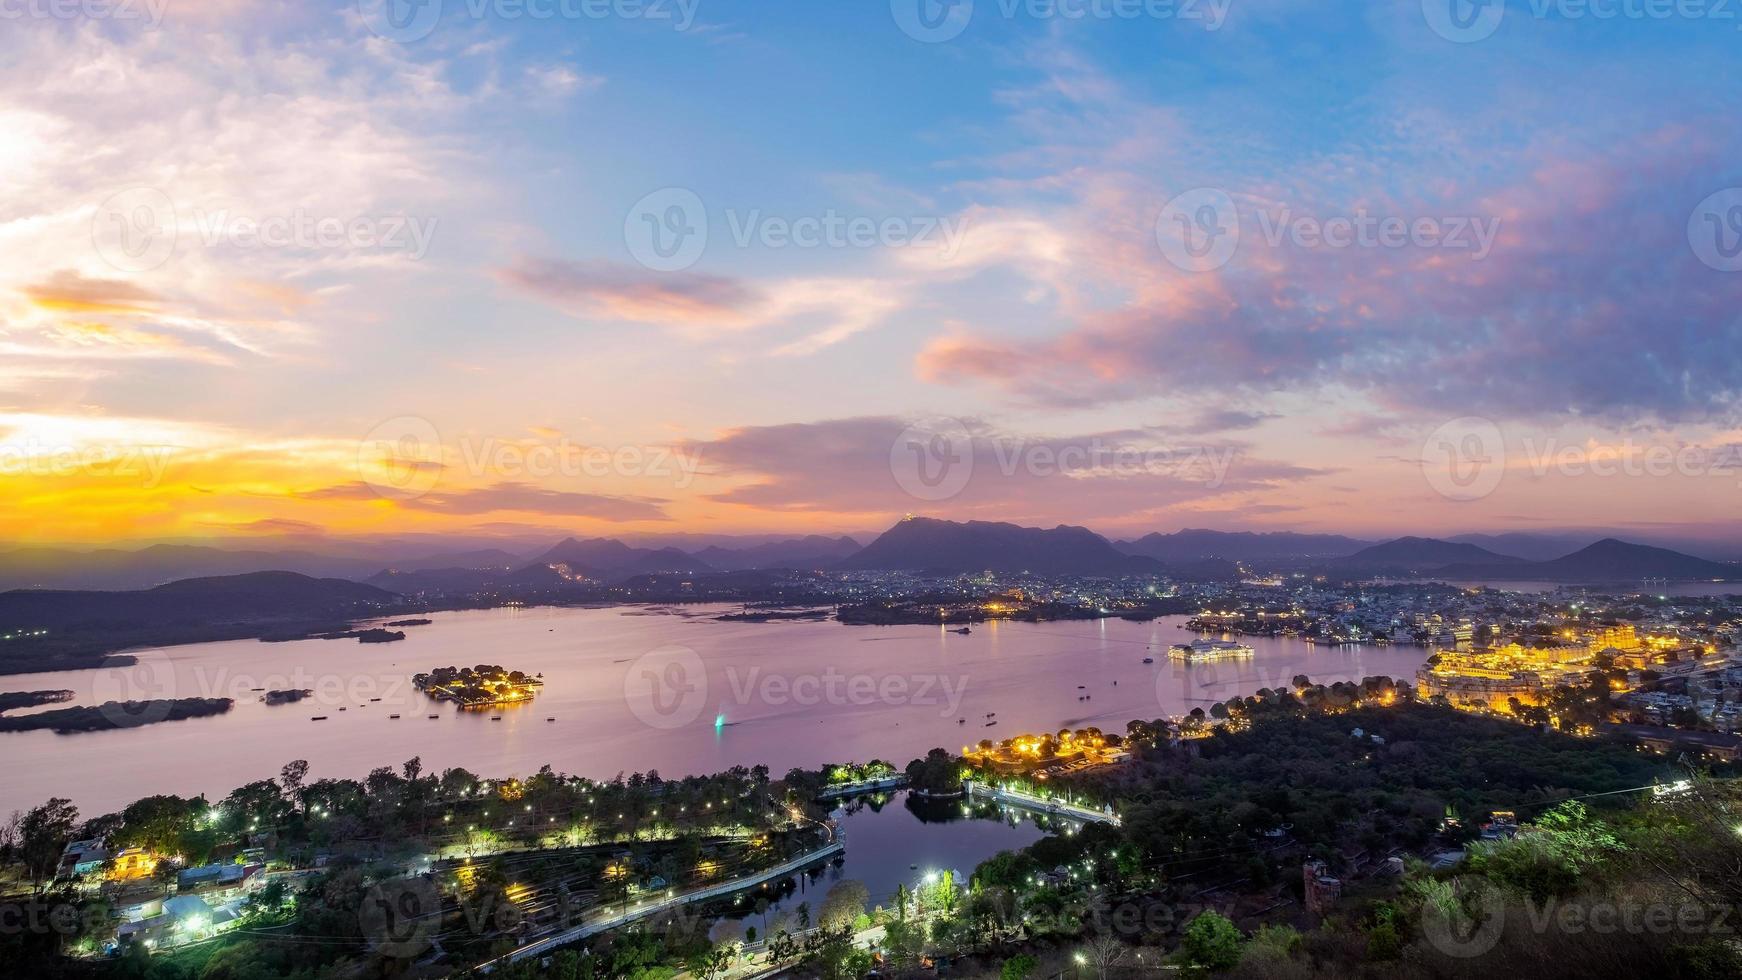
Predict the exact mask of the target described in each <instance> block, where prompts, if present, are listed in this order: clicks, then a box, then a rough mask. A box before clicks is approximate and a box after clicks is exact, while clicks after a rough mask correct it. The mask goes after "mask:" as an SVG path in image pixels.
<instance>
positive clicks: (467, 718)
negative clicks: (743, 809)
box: [0, 606, 1428, 815]
mask: <svg viewBox="0 0 1742 980" xmlns="http://www.w3.org/2000/svg"><path fill="white" fill-rule="evenodd" d="M734 609H735V607H725V606H687V607H677V608H669V609H668V608H647V607H613V608H604V609H576V608H529V609H521V608H508V609H494V610H482V611H476V610H474V611H465V612H450V613H436V614H433V615H431V616H429V617H428V618H430V619H432V620H433V621H434V622H433V623H432V624H431V625H428V626H415V627H407V628H406V634H407V638H406V639H405V640H404V641H403V642H398V643H389V644H361V643H358V642H356V641H354V640H302V641H297V642H292V643H260V642H257V641H252V640H244V641H230V642H223V643H206V644H196V645H190V646H181V647H171V648H167V649H163V650H148V651H142V652H139V653H138V656H139V663H138V664H137V665H135V666H133V667H128V668H103V669H94V670H80V671H61V672H54V673H46V674H31V675H19V676H14V677H9V678H6V679H5V680H4V681H0V686H3V688H4V689H5V690H11V691H30V690H41V689H70V690H73V691H74V692H75V693H76V697H75V698H74V701H73V703H74V704H99V703H102V702H105V701H109V700H128V699H150V698H169V697H196V696H197V697H232V698H235V699H236V707H235V709H234V710H233V711H231V712H230V713H229V714H226V715H222V716H218V717H212V718H203V719H197V720H190V721H177V722H164V723H161V724H155V725H149V726H145V727H141V728H135V729H131V730H122V731H107V732H95V733H86V734H76V735H57V734H54V733H53V732H46V731H44V732H25V733H9V734H0V813H5V812H10V811H11V810H13V809H17V808H24V807H30V806H34V805H36V804H38V803H41V802H42V801H43V800H45V799H47V798H49V797H50V796H64V797H68V798H70V799H72V800H73V801H74V802H75V803H76V804H77V805H78V806H79V807H80V809H81V810H82V811H83V812H84V813H85V814H86V815H96V814H100V813H103V812H107V811H110V810H115V809H118V808H119V807H121V806H123V805H125V804H126V803H129V802H131V801H133V800H134V799H137V798H139V797H142V796H147V795H151V794H155V793H175V794H178V795H183V796H188V795H194V794H199V793H205V794H208V795H209V796H211V797H212V798H214V799H216V798H218V797H221V796H223V795H224V794H226V793H228V792H229V791H230V790H231V789H233V788H235V787H236V786H238V785H241V784H243V783H246V782H250V781H252V780H257V779H264V778H267V777H269V776H275V775H276V774H277V772H278V770H279V768H280V767H281V766H283V765H284V763H286V762H289V761H291V760H293V759H306V760H308V761H309V763H310V777H309V778H310V779H319V778H322V777H362V776H364V775H366V774H367V773H368V771H369V770H370V769H372V768H374V767H376V766H395V767H397V766H398V765H399V764H400V763H402V762H404V761H405V760H407V759H409V758H411V757H413V756H420V757H421V758H422V760H423V765H424V770H425V771H426V772H429V771H435V772H440V771H441V770H442V769H445V768H449V767H454V766H463V767H465V768H467V769H470V770H472V771H473V772H475V773H478V774H480V775H483V776H488V777H506V776H510V775H519V776H526V775H530V774H531V773H533V772H535V771H537V769H538V768H539V767H540V766H541V765H544V764H547V763H548V764H549V765H551V766H552V767H553V768H555V769H557V770H558V771H562V772H567V773H570V774H574V775H581V776H588V777H593V778H602V779H609V778H611V777H612V776H615V775H616V774H617V773H618V772H622V771H635V770H642V771H647V770H658V771H659V772H660V773H661V774H662V775H664V776H666V777H674V776H681V775H687V774H693V773H706V772H716V771H719V770H721V769H725V768H729V767H731V766H734V765H743V766H752V765H756V764H758V763H760V764H765V765H767V766H768V767H769V768H770V769H771V770H772V771H773V773H774V774H775V775H776V776H779V775H782V774H784V773H785V772H786V770H787V769H790V768H792V767H794V766H805V767H815V766H818V765H821V764H823V763H829V762H847V761H859V762H864V761H868V760H869V759H872V758H883V759H887V760H889V761H891V762H893V763H895V764H896V765H897V766H901V765H905V764H906V762H907V761H908V760H909V759H911V758H913V757H916V756H919V755H923V754H924V753H925V752H926V751H927V750H928V749H931V748H933V747H935V746H943V747H946V748H950V749H952V750H958V749H960V748H961V747H962V746H963V745H965V744H968V743H971V742H976V741H979V740H980V739H982V738H1004V737H1008V736H1010V735H1013V734H1016V733H1019V732H1022V731H1024V730H1029V729H1032V730H1036V731H1039V730H1049V729H1057V728H1060V727H1065V726H1069V727H1073V728H1076V727H1083V726H1088V725H1094V726H1098V727H1101V728H1103V729H1105V730H1107V731H1115V732H1123V731H1124V729H1125V724H1126V722H1128V721H1130V720H1132V719H1134V718H1143V719H1154V718H1158V717H1161V716H1164V715H1180V714H1183V713H1185V712H1187V711H1189V710H1191V709H1192V708H1193V707H1203V708H1205V709H1206V710H1208V707H1209V705H1210V704H1212V703H1213V702H1215V701H1218V700H1223V699H1226V698H1228V697H1232V696H1234V695H1238V694H1249V693H1251V692H1253V691H1256V690H1257V689H1258V688H1261V687H1274V686H1278V685H1283V684H1287V683H1288V681H1289V679H1290V678H1292V677H1293V676H1295V675H1297V674H1307V675H1309V676H1311V677H1312V678H1313V679H1314V680H1315V681H1320V682H1324V683H1329V682H1332V681H1336V680H1350V679H1358V678H1360V677H1362V676H1366V675H1374V674H1386V675H1390V676H1393V677H1400V678H1406V677H1413V676H1414V673H1415V670H1416V668H1417V667H1418V666H1420V664H1421V662H1422V661H1423V660H1424V659H1425V658H1426V656H1427V652H1428V651H1426V650H1424V649H1421V648H1417V647H1391V648H1385V647H1371V646H1366V647H1322V646H1313V645H1310V644H1307V643H1304V642H1302V641H1299V640H1295V639H1290V638H1275V639H1272V638H1265V637H1251V638H1248V642H1249V643H1250V644H1251V645H1252V646H1253V647H1254V648H1256V650H1257V655H1256V656H1254V657H1252V658H1250V659H1246V660H1241V661H1231V662H1223V663H1212V664H1198V665H1186V664H1180V663H1175V662H1173V661H1171V660H1170V659H1169V658H1168V656H1167V648H1168V647H1169V646H1170V645H1172V644H1174V643H1177V642H1181V641H1182V640H1186V639H1189V638H1190V637H1191V636H1192V634H1191V633H1189V632H1187V631H1186V630H1185V629H1184V627H1183V623H1184V621H1185V620H1184V617H1167V618H1163V619H1159V620H1156V621H1153V622H1142V623H1136V622H1128V621H1125V620H1118V619H1110V620H1098V621H1071V622H1053V623H1039V624H1029V623H1008V622H1002V623H1000V622H994V623H987V624H985V625H983V626H976V627H974V630H973V633H972V634H971V635H967V636H963V635H959V634H955V633H951V632H948V631H946V630H944V629H942V628H940V627H935V626H883V627H870V626H843V625H841V624H839V623H836V622H833V621H815V622H770V623H731V622H719V621H718V620H717V619H716V617H718V616H719V615H720V614H722V613H724V612H728V611H734ZM1145 657H1152V658H1154V660H1155V663H1153V664H1145V663H1143V660H1144V658H1145ZM474 664H501V665H503V666H505V667H507V668H509V669H516V670H522V671H525V672H527V673H529V674H531V673H541V674H543V675H544V681H545V687H544V689H543V691H542V693H541V694H540V695H539V696H538V698H537V699H536V700H535V701H533V702H531V703H529V704H523V705H518V706H513V707H507V708H503V709H499V710H483V711H476V710H462V709H460V708H458V707H456V706H454V705H452V704H447V703H441V702H437V701H434V700H432V699H430V698H428V697H426V696H425V695H424V694H422V693H421V692H419V691H417V690H416V689H415V688H413V687H412V685H411V682H410V677H411V675H412V674H415V673H419V672H423V671H428V670H430V669H432V668H434V667H439V666H450V665H452V666H471V665H474ZM254 688H265V689H272V690H278V689H290V688H295V689H310V690H313V691H314V692H315V693H314V694H313V696H312V697H310V698H308V699H305V700H303V701H301V702H299V703H295V704H288V705H277V706H269V705H266V704H263V703H261V702H260V700H259V698H260V693H259V692H258V691H255V690H254ZM376 699H379V700H376ZM31 710H44V709H31ZM20 713H25V712H20ZM395 714H397V715H399V717H398V718H397V719H394V718H391V717H390V716H391V715H395ZM432 715H433V716H434V717H433V718H432V717H430V716H432ZM315 716H324V717H325V719H326V720H324V721H313V720H311V719H312V718H313V717H315ZM498 719H499V720H498ZM552 719H554V720H552Z"/></svg>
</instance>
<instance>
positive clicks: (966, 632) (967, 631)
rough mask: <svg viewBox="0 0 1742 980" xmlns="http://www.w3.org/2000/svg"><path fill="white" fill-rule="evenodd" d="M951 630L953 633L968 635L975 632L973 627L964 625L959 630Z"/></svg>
mask: <svg viewBox="0 0 1742 980" xmlns="http://www.w3.org/2000/svg"><path fill="white" fill-rule="evenodd" d="M950 632H951V633H960V634H961V635H962V636H968V635H970V634H971V633H973V632H974V631H973V630H972V629H971V628H969V627H967V626H964V627H962V628H961V629H959V630H950Z"/></svg>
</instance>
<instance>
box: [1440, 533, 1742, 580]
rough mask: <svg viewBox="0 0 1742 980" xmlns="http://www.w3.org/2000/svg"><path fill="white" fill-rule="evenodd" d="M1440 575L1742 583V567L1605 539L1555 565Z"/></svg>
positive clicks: (1446, 570) (1451, 569) (1459, 569)
mask: <svg viewBox="0 0 1742 980" xmlns="http://www.w3.org/2000/svg"><path fill="white" fill-rule="evenodd" d="M1435 574H1436V575H1442V576H1444V577H1446V578H1452V579H1459V580H1475V579H1483V578H1496V577H1502V576H1504V577H1506V578H1513V579H1521V580H1542V581H1547V582H1593V583H1598V582H1629V581H1635V580H1638V579H1645V578H1662V579H1670V580H1672V581H1681V582H1694V581H1710V580H1713V579H1722V580H1742V565H1730V564H1724V563H1723V562H1715V561H1707V560H1706V559H1704V558H1695V557H1694V556H1693V555H1684V554H1682V553H1681V552H1679V551H1670V550H1669V549H1667V548H1654V547H1651V546H1650V545H1643V544H1633V543H1631V542H1627V541H1619V540H1617V539H1615V538H1604V539H1603V540H1601V541H1598V542H1597V543H1596V544H1593V545H1591V546H1590V547H1587V548H1582V549H1580V550H1578V551H1575V552H1573V553H1572V554H1570V555H1564V556H1562V557H1560V558H1556V559H1554V560H1553V561H1541V562H1524V563H1523V564H1518V563H1512V564H1506V565H1495V564H1493V563H1473V564H1458V565H1449V566H1446V567H1443V568H1441V569H1439V570H1438V571H1437V572H1436V573H1435Z"/></svg>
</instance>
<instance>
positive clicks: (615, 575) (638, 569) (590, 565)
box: [502, 538, 713, 588]
mask: <svg viewBox="0 0 1742 980" xmlns="http://www.w3.org/2000/svg"><path fill="white" fill-rule="evenodd" d="M711 571H713V568H712V567H711V566H709V565H708V563H707V562H704V561H702V560H700V559H698V558H696V557H694V556H693V555H688V554H685V553H684V552H682V551H679V550H677V549H676V548H634V547H631V546H629V545H626V544H624V543H623V542H621V541H618V540H616V539H615V538H588V539H586V540H581V539H578V538H566V539H564V540H563V541H561V542H560V543H558V544H557V545H556V547H554V548H552V549H550V550H549V551H547V552H545V553H544V554H542V555H540V556H538V557H537V558H536V559H534V560H533V562H532V563H531V564H530V565H528V566H526V567H525V568H522V569H519V570H518V571H516V572H514V573H512V574H510V575H508V576H506V577H505V578H504V579H503V580H502V581H503V582H504V583H506V584H510V585H516V586H531V587H535V588H539V587H553V586H561V585H563V584H565V583H569V582H574V581H577V580H581V579H594V580H597V581H602V582H617V581H622V580H623V579H628V578H633V577H635V576H637V575H651V574H654V573H657V572H688V573H692V574H706V573H707V572H711Z"/></svg>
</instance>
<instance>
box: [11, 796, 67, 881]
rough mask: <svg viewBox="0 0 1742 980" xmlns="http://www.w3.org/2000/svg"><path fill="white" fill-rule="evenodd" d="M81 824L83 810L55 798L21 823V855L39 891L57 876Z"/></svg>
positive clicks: (29, 814) (37, 808) (26, 869)
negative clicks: (75, 828)
mask: <svg viewBox="0 0 1742 980" xmlns="http://www.w3.org/2000/svg"><path fill="white" fill-rule="evenodd" d="M78 822H79V808H78V807H76V806H73V801H71V800H68V799H63V798H61V797H58V796H57V797H55V798H54V799H51V800H49V801H48V802H47V803H44V804H43V805H41V806H39V807H33V808H32V809H31V810H29V811H28V812H27V813H25V814H24V816H23V817H22V818H20V819H19V821H18V852H19V857H20V858H22V859H23V861H24V868H25V871H26V872H27V873H29V875H30V881H31V884H33V885H35V886H36V887H37V889H38V890H40V889H41V887H42V883H43V882H44V881H46V880H47V879H49V878H50V877H52V876H53V875H54V870H55V866H56V865H57V864H59V863H60V855H61V849H62V848H63V847H65V846H66V842H67V841H69V840H71V839H72V835H73V828H74V827H75V826H77V825H78Z"/></svg>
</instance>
